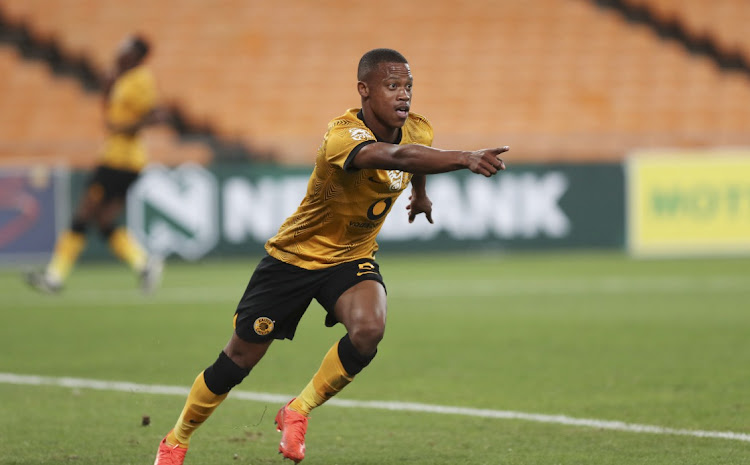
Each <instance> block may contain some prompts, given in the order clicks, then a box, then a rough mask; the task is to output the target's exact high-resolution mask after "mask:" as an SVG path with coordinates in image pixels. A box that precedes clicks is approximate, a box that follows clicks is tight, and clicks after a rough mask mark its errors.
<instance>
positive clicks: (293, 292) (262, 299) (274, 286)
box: [235, 255, 385, 342]
mask: <svg viewBox="0 0 750 465" xmlns="http://www.w3.org/2000/svg"><path fill="white" fill-rule="evenodd" d="M367 280H375V281H377V282H379V283H380V284H382V285H383V287H384V288H385V283H383V277H382V276H381V275H380V267H379V266H378V264H377V263H376V262H375V261H374V260H369V259H362V260H356V261H352V262H346V263H342V264H340V265H336V266H333V267H330V268H324V269H322V270H306V269H304V268H299V267H297V266H294V265H290V264H288V263H284V262H282V261H281V260H277V259H275V258H273V257H271V256H270V255H266V256H265V257H264V258H263V259H262V260H261V261H260V263H259V264H258V266H257V267H256V268H255V272H254V273H253V276H252V277H251V278H250V282H249V283H248V285H247V289H245V294H244V295H243V296H242V299H241V300H240V303H239V304H238V305H237V311H236V312H235V332H236V333H237V336H239V337H240V338H241V339H243V340H245V341H248V342H263V341H267V340H269V339H293V338H294V332H295V331H296V330H297V324H299V320H300V318H302V315H303V314H304V313H305V311H306V310H307V307H308V306H309V305H310V303H311V302H312V299H315V300H317V301H318V303H320V305H321V306H322V307H323V308H324V309H325V311H326V313H327V314H326V319H325V324H326V326H333V325H335V324H336V323H338V321H337V320H336V317H335V316H334V312H333V310H334V307H335V305H336V301H337V300H338V298H339V297H340V296H341V294H343V293H344V292H345V291H346V290H347V289H349V288H350V287H352V286H354V285H355V284H357V283H359V282H361V281H367Z"/></svg>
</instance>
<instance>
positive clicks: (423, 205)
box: [406, 194, 433, 224]
mask: <svg viewBox="0 0 750 465" xmlns="http://www.w3.org/2000/svg"><path fill="white" fill-rule="evenodd" d="M409 201H410V202H409V205H407V206H406V209H407V210H409V223H413V222H414V218H416V217H417V215H419V214H420V213H424V216H425V218H427V221H429V222H430V224H433V221H432V200H430V199H429V197H427V196H426V195H423V196H419V197H417V196H415V195H414V194H412V195H410V196H409Z"/></svg>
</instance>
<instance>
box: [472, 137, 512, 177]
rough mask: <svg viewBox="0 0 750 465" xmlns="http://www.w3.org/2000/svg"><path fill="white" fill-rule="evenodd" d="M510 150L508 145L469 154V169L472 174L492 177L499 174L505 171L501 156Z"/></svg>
mask: <svg viewBox="0 0 750 465" xmlns="http://www.w3.org/2000/svg"><path fill="white" fill-rule="evenodd" d="M508 150H510V147H508V146H507V145H506V146H504V147H496V148H492V149H482V150H477V151H474V152H471V153H470V154H469V169H470V170H471V172H472V173H477V174H481V175H483V176H485V177H488V178H489V177H490V176H492V175H495V174H497V172H498V171H503V170H504V169H505V162H503V159H502V158H500V154H502V153H504V152H507V151H508Z"/></svg>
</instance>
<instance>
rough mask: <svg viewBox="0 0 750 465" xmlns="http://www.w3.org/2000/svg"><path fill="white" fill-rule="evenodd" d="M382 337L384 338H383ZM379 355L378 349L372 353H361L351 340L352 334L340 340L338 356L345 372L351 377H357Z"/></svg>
mask: <svg viewBox="0 0 750 465" xmlns="http://www.w3.org/2000/svg"><path fill="white" fill-rule="evenodd" d="M381 337H382V336H381ZM377 353H378V350H377V347H376V348H375V349H374V350H373V351H372V352H367V353H363V352H360V351H359V350H358V349H357V348H356V347H354V344H353V342H352V339H351V334H349V333H347V334H345V335H344V337H342V338H341V340H339V344H338V355H339V360H340V361H341V365H342V366H343V367H344V370H346V372H347V373H348V374H349V375H350V376H355V375H356V374H357V373H359V372H360V371H362V369H364V368H365V367H366V366H367V365H369V364H370V362H371V361H372V359H373V358H375V355H376V354H377Z"/></svg>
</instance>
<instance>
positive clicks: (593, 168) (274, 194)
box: [127, 164, 625, 260]
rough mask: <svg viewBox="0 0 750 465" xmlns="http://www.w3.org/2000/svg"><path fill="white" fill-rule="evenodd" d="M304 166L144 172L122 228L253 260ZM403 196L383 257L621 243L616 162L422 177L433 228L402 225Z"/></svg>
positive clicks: (164, 244) (288, 203)
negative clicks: (401, 252) (430, 204)
mask: <svg viewBox="0 0 750 465" xmlns="http://www.w3.org/2000/svg"><path fill="white" fill-rule="evenodd" d="M309 174H310V168H304V169H281V168H278V167H274V168H268V167H258V166H254V165H242V164H238V165H217V166H211V167H203V166H199V165H194V164H185V165H182V166H179V167H176V168H166V167H161V166H151V167H150V168H149V169H148V170H147V171H146V172H145V173H144V174H143V176H142V177H141V179H140V180H139V181H138V183H137V184H136V185H135V186H134V187H133V188H132V189H131V191H130V195H129V198H128V205H127V223H128V226H129V227H130V228H131V230H132V231H133V233H134V234H135V235H136V236H137V237H138V238H139V239H140V240H141V241H142V243H143V244H145V245H146V246H147V247H148V248H149V249H150V250H154V251H158V252H160V253H162V254H164V255H166V256H179V257H182V258H184V259H186V260H197V259H200V258H202V257H205V256H207V255H209V254H214V255H238V254H259V253H262V252H263V244H264V243H265V241H266V240H267V239H268V238H270V237H271V236H273V235H274V234H275V233H276V231H277V230H278V228H279V226H280V225H281V223H282V222H283V221H284V219H285V218H286V217H287V216H288V215H289V214H291V213H293V212H294V211H295V209H296V207H297V205H298V204H299V202H300V200H301V199H302V198H303V197H304V195H305V191H306V187H307V181H308V178H309ZM408 192H409V191H408V190H407V191H406V192H405V193H404V194H403V195H402V196H401V197H400V198H399V200H398V201H397V202H396V203H395V204H394V205H391V206H390V210H391V211H390V213H389V215H388V217H387V219H386V221H385V223H384V226H383V229H382V230H381V233H380V235H379V239H378V243H379V244H380V245H381V248H382V249H383V250H388V251H399V250H409V251H412V250H462V249H530V248H535V249H538V248H548V249H549V248H565V247H586V248H589V247H596V248H620V247H622V246H623V245H624V229H625V228H624V199H623V192H624V185H623V174H622V168H621V166H620V165H615V164H612V165H544V166H519V167H511V168H509V169H508V170H507V171H506V172H504V173H502V174H501V175H499V176H495V177H493V178H489V179H488V178H485V177H483V176H479V175H474V174H471V173H468V172H467V173H445V174H438V175H432V176H429V177H428V181H427V192H428V195H429V196H430V198H431V200H432V202H433V219H434V222H435V223H434V224H429V223H428V222H427V221H426V220H425V218H424V215H420V217H418V218H417V220H415V221H414V223H412V224H409V222H408V216H407V210H406V205H407V204H408V197H409V195H408Z"/></svg>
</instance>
